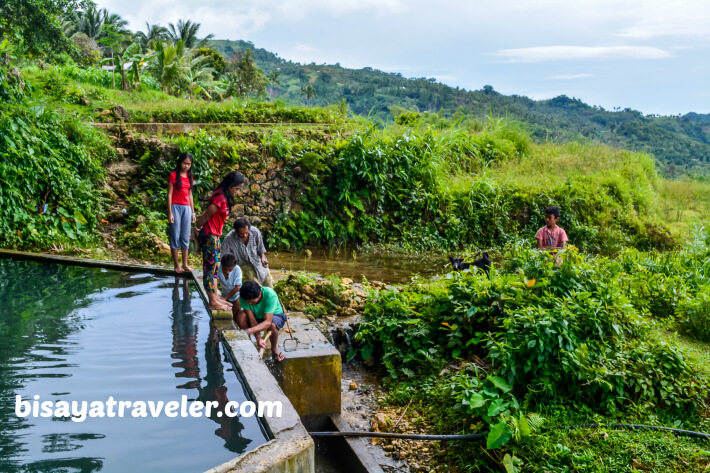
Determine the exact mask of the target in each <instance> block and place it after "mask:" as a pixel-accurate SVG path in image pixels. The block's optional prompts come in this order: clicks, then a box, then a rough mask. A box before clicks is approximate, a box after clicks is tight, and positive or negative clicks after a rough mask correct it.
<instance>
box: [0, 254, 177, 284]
mask: <svg viewBox="0 0 710 473" xmlns="http://www.w3.org/2000/svg"><path fill="white" fill-rule="evenodd" d="M0 258H15V259H23V260H32V261H49V262H53V263H61V264H69V265H72V266H91V267H94V268H106V269H115V270H117V271H145V272H149V273H155V274H165V275H167V276H183V277H184V276H185V273H176V272H175V271H174V270H172V269H169V268H165V267H163V266H155V265H150V264H135V263H119V262H116V261H104V260H98V259H89V258H79V257H76V256H62V255H49V254H45V253H30V252H27V251H14V250H3V249H0Z"/></svg>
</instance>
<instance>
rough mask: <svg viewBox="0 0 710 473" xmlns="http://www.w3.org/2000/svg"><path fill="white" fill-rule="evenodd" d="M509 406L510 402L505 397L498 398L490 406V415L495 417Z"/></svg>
mask: <svg viewBox="0 0 710 473" xmlns="http://www.w3.org/2000/svg"><path fill="white" fill-rule="evenodd" d="M506 407H508V403H507V402H506V401H504V400H503V399H496V400H495V401H493V402H492V403H491V405H490V406H488V417H495V416H497V415H498V414H500V413H501V412H503V411H504V410H505V408H506Z"/></svg>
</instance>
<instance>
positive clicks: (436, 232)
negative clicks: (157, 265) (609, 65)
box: [0, 1, 710, 473]
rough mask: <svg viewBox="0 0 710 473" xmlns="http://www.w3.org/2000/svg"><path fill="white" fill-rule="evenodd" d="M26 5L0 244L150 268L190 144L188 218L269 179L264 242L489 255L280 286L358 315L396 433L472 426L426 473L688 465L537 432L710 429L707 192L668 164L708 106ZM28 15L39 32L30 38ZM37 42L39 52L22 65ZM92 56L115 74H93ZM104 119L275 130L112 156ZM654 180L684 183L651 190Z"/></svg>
mask: <svg viewBox="0 0 710 473" xmlns="http://www.w3.org/2000/svg"><path fill="white" fill-rule="evenodd" d="M26 4H27V2H20V1H11V2H9V3H8V4H7V6H5V5H4V6H3V7H2V12H3V15H2V18H1V19H0V53H1V54H3V55H4V58H5V59H6V60H7V61H9V62H10V65H9V66H8V67H4V66H3V67H2V68H0V112H1V113H0V117H1V118H0V144H2V146H1V147H0V174H2V176H3V179H4V183H3V185H2V186H0V205H2V206H3V207H4V208H6V209H11V211H9V212H3V213H0V246H2V247H8V248H20V249H33V250H47V249H49V248H50V246H51V245H55V244H56V245H59V244H63V243H69V244H72V245H81V246H92V245H103V244H106V245H107V246H109V245H113V243H116V244H117V245H118V248H119V249H121V250H127V251H128V252H129V253H130V254H132V255H133V256H136V257H141V258H144V259H149V260H153V261H156V260H159V258H161V257H160V256H159V254H160V248H161V246H160V245H161V244H162V245H163V246H164V243H163V241H164V240H165V228H166V224H167V220H166V216H165V212H164V209H165V206H166V186H165V181H166V178H167V175H168V174H169V172H170V171H172V168H173V161H172V159H173V156H174V155H177V154H178V153H179V152H182V151H189V152H190V153H192V154H193V156H194V162H193V165H194V177H195V181H194V185H195V196H196V197H197V202H196V204H197V205H196V206H197V208H198V210H199V208H200V205H201V201H200V198H204V197H205V196H206V195H208V194H209V192H210V191H211V190H212V189H213V188H214V186H215V184H216V182H217V180H218V179H219V178H220V176H221V175H223V174H224V172H226V171H227V170H232V169H239V170H240V171H242V172H244V173H245V175H247V177H248V178H250V179H251V176H252V175H254V174H262V175H264V176H265V175H266V174H268V172H269V171H274V173H272V176H270V177H269V178H268V179H269V180H268V184H269V186H271V187H270V188H271V189H274V188H278V189H279V193H278V194H277V193H275V192H273V193H272V194H271V195H270V196H268V197H269V198H270V199H271V203H269V204H268V205H269V206H271V207H270V208H274V209H277V210H275V211H274V212H276V215H275V216H273V215H269V216H266V218H265V219H264V221H263V223H264V225H261V226H262V229H263V230H264V231H265V236H267V238H268V243H269V244H270V246H271V248H272V249H276V248H299V247H306V246H309V245H333V246H339V247H340V246H343V245H350V244H353V245H362V246H363V247H365V248H369V249H380V248H387V249H393V250H399V251H406V252H419V251H423V250H426V251H432V252H438V253H444V252H447V251H451V252H454V251H455V252H457V253H459V254H468V255H472V254H473V253H475V252H478V251H480V250H483V249H485V250H488V251H490V253H491V255H492V256H493V259H494V261H496V264H495V268H494V270H493V271H492V272H491V277H490V279H488V278H487V277H485V276H484V275H483V274H482V273H475V272H465V273H457V274H451V275H447V276H446V277H444V278H442V279H440V280H438V281H429V280H427V281H424V280H421V279H416V278H415V279H414V280H413V281H412V283H411V284H409V285H405V286H403V287H400V288H397V289H390V290H385V289H383V288H382V287H381V286H380V289H379V290H375V289H373V288H370V292H369V302H368V303H367V305H366V306H365V307H364V308H363V304H364V301H365V296H366V294H364V293H361V291H359V289H358V290H357V291H355V290H354V289H353V288H350V287H349V285H348V284H341V283H342V281H341V280H339V279H338V278H330V279H329V280H316V279H314V278H312V277H310V276H307V275H300V276H295V277H293V278H290V279H287V280H286V281H284V282H281V283H279V285H278V288H279V290H280V291H281V292H282V293H283V296H284V298H285V300H286V301H287V303H288V304H294V305H295V304H299V305H302V307H299V308H301V309H303V310H306V311H308V312H310V313H311V314H312V315H314V316H322V315H325V314H332V313H337V314H339V315H348V314H350V315H351V314H353V313H357V312H358V311H363V313H364V320H363V322H362V324H361V326H360V329H359V332H358V334H357V339H358V340H359V343H360V344H359V345H358V346H357V348H356V349H354V350H352V351H351V352H350V353H349V354H348V358H349V359H350V360H353V359H357V358H361V359H367V360H369V361H371V362H374V364H375V365H378V366H380V368H381V369H382V373H383V375H384V376H385V379H386V383H387V389H388V393H387V395H386V402H387V403H389V404H391V405H393V406H403V405H406V404H407V403H408V402H410V401H411V402H412V405H413V406H414V407H415V408H416V410H417V411H418V412H420V413H421V417H422V418H424V419H425V420H426V424H421V422H420V423H419V424H417V422H414V424H415V425H431V426H433V429H434V430H435V431H436V432H439V433H453V432H461V433H464V432H465V433H469V432H481V433H484V434H485V435H486V439H485V442H484V443H482V444H481V447H480V448H479V447H478V446H477V447H475V448H471V444H467V445H463V444H454V445H452V446H451V447H450V448H448V449H446V450H445V453H443V455H444V456H443V457H441V458H440V461H441V463H442V464H443V465H447V467H448V466H450V468H451V469H457V470H456V471H508V472H509V473H511V472H516V471H540V472H542V471H550V472H568V471H604V472H617V471H629V472H631V471H638V470H646V471H677V472H681V471H704V470H707V465H708V463H709V462H710V457H709V455H708V448H707V444H702V443H699V442H698V441H694V440H691V439H686V438H676V437H673V436H670V435H668V434H664V433H657V432H634V433H628V432H626V433H625V432H617V431H611V430H607V429H597V430H593V431H588V430H586V431H585V430H577V431H569V432H568V431H560V430H553V429H551V427H553V426H556V425H566V424H577V423H591V422H612V421H613V422H624V423H648V424H654V425H666V426H675V427H681V428H687V429H691V430H699V431H708V430H710V421H708V401H709V396H708V376H710V368H708V366H710V358H708V357H709V356H710V355H708V351H707V349H706V345H705V344H706V343H708V342H709V341H710V266H709V265H708V264H707V260H708V257H709V256H710V249H709V246H710V239H709V238H708V237H707V234H706V232H705V228H704V227H703V225H707V222H708V221H709V220H710V180H709V179H708V177H707V176H690V175H689V174H688V173H689V172H696V171H697V172H704V171H705V168H706V163H707V161H708V157H710V148H708V146H710V145H709V144H708V135H707V132H706V131H704V129H703V127H707V123H709V122H710V119H708V117H707V116H704V115H697V114H689V115H687V116H686V117H644V116H642V115H641V114H639V113H638V112H634V111H632V110H623V111H618V112H608V111H605V110H602V109H600V108H599V107H589V106H587V105H586V104H584V103H582V102H581V101H579V100H576V99H569V98H567V97H558V98H556V99H553V100H549V101H542V102H535V101H532V100H529V99H527V98H525V97H517V96H513V97H505V96H502V95H500V94H498V93H496V92H495V90H493V88H492V87H490V86H486V87H484V88H483V90H481V91H473V92H467V91H462V90H454V89H451V88H449V87H446V86H443V85H441V84H436V83H435V81H432V80H427V79H405V78H403V77H401V76H399V75H396V74H385V73H382V72H379V71H373V70H367V69H365V70H361V71H348V70H346V69H343V68H341V67H340V66H315V65H310V66H302V65H298V64H292V63H288V62H285V61H283V60H281V59H278V58H276V57H275V56H273V55H270V53H268V52H266V51H264V50H259V49H255V48H254V47H253V45H251V44H249V43H243V42H242V43H235V42H221V41H211V42H209V41H208V42H207V43H204V42H202V41H199V39H198V30H199V24H195V23H192V22H190V21H189V20H188V21H184V20H181V21H180V22H178V24H177V25H169V26H170V28H164V27H161V26H160V25H146V26H147V28H146V31H145V32H142V33H140V34H135V35H134V34H133V33H131V32H130V31H127V30H125V25H126V24H125V21H124V20H122V19H121V18H120V17H118V16H117V15H113V14H111V13H110V12H108V11H106V10H97V9H96V8H95V6H92V5H91V4H87V5H85V7H86V8H83V9H78V6H77V5H76V4H75V3H72V2H39V4H38V5H39V6H40V8H38V9H37V10H36V11H34V12H31V14H29V13H27V11H26V9H24V10H23V8H24V7H26V6H27V5H26ZM20 7H22V8H20ZM37 15H39V16H37ZM60 16H61V18H62V19H63V20H64V23H63V24H62V23H60V22H59V19H60ZM42 18H44V20H46V21H47V22H48V24H50V26H52V28H49V29H48V30H46V31H45V32H42V31H33V26H32V25H33V24H35V23H36V22H37V21H40V20H41V19H42ZM44 20H42V21H44ZM58 25H61V26H62V29H61V31H58V30H55V27H58ZM67 34H70V35H72V36H71V38H72V40H71V42H69V41H68V40H67V38H66V35H67ZM65 40H66V41H65ZM50 46H56V50H55V51H53V55H52V56H51V57H50V56H45V57H44V58H43V59H42V60H39V59H37V56H38V55H41V53H42V51H45V50H49V49H47V48H50ZM207 46H212V48H210V47H207ZM50 49H51V48H50ZM218 51H221V53H222V54H223V55H222V54H220V52H218ZM45 61H47V62H50V63H51V64H48V63H47V62H45ZM100 62H103V63H104V64H106V63H108V62H110V63H112V64H115V65H119V66H120V65H125V68H124V67H119V71H117V72H115V73H114V72H109V71H105V70H101V69H98V68H96V67H93V66H95V65H96V64H98V63H100ZM77 64H82V65H83V66H86V67H81V66H78V65H77ZM129 64H130V66H129ZM13 65H17V66H18V68H14V67H12V66H13ZM278 68H280V69H278ZM124 69H125V70H124ZM277 97H278V98H279V99H278V100H271V99H275V98H277ZM281 99H283V100H284V101H281ZM289 103H291V104H293V103H298V104H299V106H293V105H289ZM326 104H328V107H327V108H323V107H319V105H326ZM302 105H306V106H302ZM119 106H120V107H119ZM121 109H125V111H126V112H127V113H128V115H129V116H130V118H128V117H126V116H125V115H124V114H123V113H122V112H123V110H121ZM349 110H350V111H351V112H355V114H362V115H369V116H370V119H369V120H365V119H362V118H359V117H357V116H351V117H348V111H349ZM119 111H120V112H121V113H119ZM497 114H500V115H504V116H506V118H505V119H498V118H496V115H497ZM119 115H123V117H122V118H123V119H124V120H128V121H131V122H180V123H185V122H189V123H205V122H207V123H253V122H262V123H269V124H271V126H269V127H256V126H254V127H246V126H245V127H239V126H226V125H225V126H223V127H221V128H220V129H219V130H215V131H213V132H207V131H205V130H201V131H196V132H193V133H190V134H184V135H172V136H161V137H160V139H159V140H155V139H153V138H150V139H148V138H147V137H141V136H138V135H137V133H134V132H131V131H130V130H126V129H121V131H120V134H122V136H120V137H119V136H117V137H114V139H115V140H116V142H115V143H114V144H115V145H118V142H119V141H120V140H121V139H124V138H126V134H130V135H131V138H132V139H135V141H134V142H132V143H133V144H134V145H136V147H135V149H131V150H128V149H126V148H121V149H119V150H115V149H114V148H112V146H111V142H110V138H109V137H108V136H107V135H105V134H103V133H102V132H99V131H97V130H95V129H94V128H92V127H89V126H87V125H86V124H85V123H84V122H86V121H109V122H111V121H115V120H118V119H119V118H120V117H119ZM296 123H306V124H311V125H310V126H300V125H295V124H296ZM116 128H117V129H118V127H116ZM581 137H586V138H585V139H582V140H580V138H581ZM141 140H142V141H141ZM590 140H594V142H592V141H590ZM138 141H141V143H143V145H145V146H143V147H142V148H140V147H139V146H138V145H137V144H136V143H137V142H138ZM147 142H150V143H151V145H155V146H153V147H150V146H148V145H147V144H145V143H147ZM598 142H603V143H607V144H599V143H598ZM609 145H614V146H617V147H616V148H615V147H612V146H609ZM121 146H124V145H123V144H121ZM126 146H127V145H126ZM141 146H142V145H141ZM139 148H140V149H141V151H137V150H138V149H139ZM623 148H625V149H623ZM631 150H638V151H645V152H651V153H653V154H654V155H655V157H656V158H658V159H659V160H660V162H661V165H660V166H659V165H658V163H657V161H656V160H654V156H652V155H650V154H646V153H645V152H635V151H631ZM130 153H133V154H130ZM118 154H121V155H123V154H130V158H131V159H130V160H132V161H134V162H135V163H137V164H138V169H137V171H135V173H134V174H131V176H132V177H131V178H130V179H125V180H123V181H122V182H121V183H122V187H123V189H124V190H123V191H121V196H120V198H121V199H124V200H121V202H120V205H119V206H118V209H113V210H114V211H117V213H118V217H117V218H115V219H114V220H112V221H111V222H108V221H107V220H103V218H102V216H108V210H109V209H110V208H111V207H110V206H111V205H113V204H115V203H116V200H117V199H119V196H118V194H117V192H118V187H115V189H109V187H110V186H111V184H113V183H112V182H110V181H109V180H107V179H106V177H105V175H106V174H105V173H106V171H105V170H106V168H107V167H110V166H109V165H110V164H112V160H114V159H116V156H117V155H118ZM130 160H127V161H130ZM276 163H279V164H278V171H276V170H275V168H274V166H276ZM130 164H132V163H130ZM133 167H135V166H133ZM133 167H131V172H134V170H133ZM659 169H660V172H662V173H663V174H665V175H667V176H670V177H677V176H681V175H686V174H687V175H686V177H684V178H683V179H666V178H664V177H661V176H660V175H659ZM112 176H115V174H114V175H112ZM689 176H690V177H689ZM277 180H278V182H276V181H277ZM129 181H130V182H129ZM266 181H267V179H266V177H264V178H263V180H262V182H266ZM252 185H253V183H251V182H250V187H249V192H250V193H251V192H253V194H250V195H249V199H251V200H250V201H249V202H251V203H250V204H249V205H250V206H251V209H244V202H246V195H245V196H243V200H242V202H240V203H239V205H241V206H242V208H243V209H244V210H243V211H244V212H245V213H246V212H249V211H253V212H257V211H258V208H259V207H258V205H262V204H259V199H261V198H262V197H263V198H264V200H266V197H267V196H266V195H265V194H266V190H265V189H264V188H265V186H264V188H259V187H258V186H255V187H254V190H253V191H252V190H251V189H252V187H251V186H252ZM114 190H116V192H114ZM286 191H287V192H286ZM274 196H275V197H274ZM202 202H204V200H202ZM45 204H46V211H45ZM264 205H265V204H264ZM548 205H559V206H560V207H561V208H562V219H561V221H560V226H561V227H563V228H564V229H565V230H566V231H567V232H568V234H569V235H570V237H571V240H572V241H571V243H572V244H573V245H570V246H569V247H568V248H567V249H565V250H564V251H562V252H560V253H559V255H558V256H551V255H549V254H547V253H540V252H537V251H533V250H531V249H530V247H531V243H532V241H533V235H534V233H535V231H536V230H537V229H538V228H539V227H541V226H542V225H543V218H544V215H543V212H544V209H545V207H547V206H548ZM124 206H125V207H126V210H127V212H126V215H127V216H124V215H123V212H122V207H124ZM255 209H256V210H255ZM271 217H273V219H272V220H269V218H271ZM109 218H110V217H109ZM118 222H120V223H118ZM99 231H101V232H102V235H103V238H104V239H103V240H102V239H101V238H102V237H101V236H100V235H101V234H99ZM112 248H115V247H112ZM358 251H360V250H359V249H358ZM558 257H559V258H560V262H558ZM365 285H367V284H366V283H365ZM303 294H306V295H307V296H308V299H306V298H305V297H299V295H301V296H302V295H303ZM420 420H421V419H420ZM482 452H485V453H482Z"/></svg>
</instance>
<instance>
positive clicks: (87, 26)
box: [75, 4, 128, 41]
mask: <svg viewBox="0 0 710 473" xmlns="http://www.w3.org/2000/svg"><path fill="white" fill-rule="evenodd" d="M75 21H76V29H77V30H78V31H79V32H80V33H84V34H85V35H86V36H88V37H89V38H91V39H93V40H95V41H98V40H99V39H100V38H102V37H103V36H104V35H105V33H104V31H103V30H102V29H101V27H102V26H104V25H110V26H113V27H115V29H116V31H118V32H120V33H123V34H126V33H128V31H127V30H126V26H127V25H128V21H126V20H124V19H123V18H121V16H120V15H118V14H117V13H109V11H108V10H107V9H105V8H101V9H100V10H97V9H96V5H93V4H92V5H90V6H89V8H87V9H86V11H79V12H77V14H76V16H75Z"/></svg>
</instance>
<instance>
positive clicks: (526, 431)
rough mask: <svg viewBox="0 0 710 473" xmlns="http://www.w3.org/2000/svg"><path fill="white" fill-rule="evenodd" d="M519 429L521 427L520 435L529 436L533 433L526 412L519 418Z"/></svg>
mask: <svg viewBox="0 0 710 473" xmlns="http://www.w3.org/2000/svg"><path fill="white" fill-rule="evenodd" d="M518 429H520V435H522V436H523V437H527V436H529V435H530V434H531V433H532V429H530V424H529V423H528V419H527V418H526V417H525V415H524V414H520V419H518Z"/></svg>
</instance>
